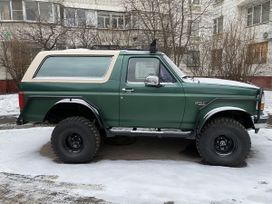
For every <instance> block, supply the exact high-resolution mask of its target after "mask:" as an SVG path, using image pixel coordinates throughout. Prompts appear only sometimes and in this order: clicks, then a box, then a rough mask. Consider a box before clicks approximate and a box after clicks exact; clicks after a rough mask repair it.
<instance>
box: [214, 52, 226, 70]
mask: <svg viewBox="0 0 272 204" xmlns="http://www.w3.org/2000/svg"><path fill="white" fill-rule="evenodd" d="M222 58H223V50H222V49H214V50H212V67H213V68H220V67H221V66H222V60H223V59H222Z"/></svg>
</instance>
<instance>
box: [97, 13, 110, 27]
mask: <svg viewBox="0 0 272 204" xmlns="http://www.w3.org/2000/svg"><path fill="white" fill-rule="evenodd" d="M98 27H99V28H109V27H110V15H109V14H98Z"/></svg>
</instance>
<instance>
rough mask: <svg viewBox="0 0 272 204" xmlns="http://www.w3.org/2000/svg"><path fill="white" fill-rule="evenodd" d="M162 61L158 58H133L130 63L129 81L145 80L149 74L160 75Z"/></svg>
mask: <svg viewBox="0 0 272 204" xmlns="http://www.w3.org/2000/svg"><path fill="white" fill-rule="evenodd" d="M159 67H160V61H159V60H158V59H156V58H131V59H130V60H129V63H128V73H127V81H128V82H144V81H145V78H146V77H147V76H149V75H158V73H159Z"/></svg>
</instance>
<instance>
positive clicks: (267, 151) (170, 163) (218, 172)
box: [0, 127, 272, 204]
mask: <svg viewBox="0 0 272 204" xmlns="http://www.w3.org/2000/svg"><path fill="white" fill-rule="evenodd" d="M51 132H52V128H48V127H47V128H41V127H39V128H30V129H23V130H1V131H0V172H1V173H0V201H1V199H2V203H3V200H4V201H5V199H10V198H12V199H14V200H13V201H24V200H22V199H25V201H27V200H28V201H33V202H34V203H35V201H36V202H37V201H40V200H41V199H43V201H45V202H48V203H52V202H54V201H56V202H57V201H59V200H58V199H63V200H62V202H65V203H69V202H70V203H75V201H78V200H76V199H75V198H77V197H82V199H81V201H82V200H83V201H84V200H85V201H88V198H89V201H91V199H94V198H92V197H95V198H99V199H103V200H105V201H109V202H113V203H133V204H134V203H148V204H149V203H161V204H162V203H164V202H168V203H175V204H176V203H220V204H222V203H224V204H229V203H246V204H250V203H265V204H266V203H267V204H270V203H272V156H271V155H272V129H263V130H261V131H260V132H259V133H258V134H257V135H256V134H254V133H253V132H250V135H251V139H252V151H251V153H250V157H249V158H248V160H247V165H246V166H244V167H240V168H229V167H220V166H208V165H203V164H201V163H199V162H198V160H200V159H199V158H198V157H197V158H196V159H190V158H187V159H185V158H186V155H183V153H181V152H175V153H174V152H171V151H170V150H171V148H170V149H169V152H168V154H169V155H168V157H166V158H165V159H164V160H159V159H152V160H150V159H139V160H109V159H105V158H103V155H102V157H98V158H97V159H96V161H95V162H93V163H89V164H78V165H72V164H62V163H59V162H58V161H57V160H56V159H55V157H54V156H53V155H52V152H51V150H50V148H48V147H50V145H49V144H48V142H49V139H50V134H51ZM135 145H136V146H137V142H136V143H135V144H133V145H132V146H131V147H130V145H129V146H119V147H118V148H119V150H122V148H123V149H124V150H125V149H126V148H135ZM164 145H166V146H167V143H164V142H163V143H160V145H158V146H157V147H156V148H154V147H153V148H152V145H151V146H150V148H149V147H146V151H154V149H156V151H157V152H158V154H160V153H161V152H163V151H164V150H163V149H164V148H163V147H164ZM133 146H134V147H133ZM46 149H47V150H46ZM102 149H103V148H102ZM102 151H103V150H102ZM100 154H104V153H100ZM171 154H176V155H177V159H171ZM172 156H173V155H172ZM184 157H185V158H184ZM121 158H122V157H121ZM167 158H168V159H167ZM1 187H2V190H1ZM1 193H2V196H1ZM50 195H51V197H50ZM86 198H87V199H86ZM9 201H10V200H9ZM170 201H173V202H170ZM93 202H95V201H93ZM0 203H1V202H0ZM7 203H8V202H7ZM60 203H61V202H60ZM78 203H84V202H78ZM86 203H87V202H86ZM90 203H91V202H90ZM97 203H99V202H97ZM102 203H103V202H102Z"/></svg>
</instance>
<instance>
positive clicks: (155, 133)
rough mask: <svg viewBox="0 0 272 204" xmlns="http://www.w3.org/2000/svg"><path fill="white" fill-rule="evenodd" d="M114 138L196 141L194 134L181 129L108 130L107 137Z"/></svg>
mask: <svg viewBox="0 0 272 204" xmlns="http://www.w3.org/2000/svg"><path fill="white" fill-rule="evenodd" d="M114 136H150V137H180V138H186V139H195V136H194V132H191V131H186V132H185V131H182V130H179V129H160V128H119V127H118V128H117V127H113V128H111V129H109V130H108V134H107V137H114Z"/></svg>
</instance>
